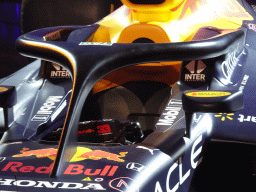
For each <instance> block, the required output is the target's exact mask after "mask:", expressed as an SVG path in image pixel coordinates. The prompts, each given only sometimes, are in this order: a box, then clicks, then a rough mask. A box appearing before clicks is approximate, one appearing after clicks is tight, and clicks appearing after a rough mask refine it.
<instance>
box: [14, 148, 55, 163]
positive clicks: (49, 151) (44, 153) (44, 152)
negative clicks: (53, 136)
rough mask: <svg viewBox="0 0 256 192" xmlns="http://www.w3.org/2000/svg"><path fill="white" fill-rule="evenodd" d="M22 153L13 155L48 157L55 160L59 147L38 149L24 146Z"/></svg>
mask: <svg viewBox="0 0 256 192" xmlns="http://www.w3.org/2000/svg"><path fill="white" fill-rule="evenodd" d="M20 152H21V154H17V155H13V156H12V157H30V156H36V157H37V158H44V157H48V158H49V159H51V160H54V159H55V157H56V154H57V149H54V148H46V149H38V150H29V148H25V147H24V148H23V149H22V150H21V151H20Z"/></svg>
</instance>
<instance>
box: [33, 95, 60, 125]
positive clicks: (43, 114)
mask: <svg viewBox="0 0 256 192" xmlns="http://www.w3.org/2000/svg"><path fill="white" fill-rule="evenodd" d="M62 98H63V96H49V97H48V99H47V100H46V101H45V103H44V104H43V106H42V107H40V109H39V110H38V111H37V113H36V114H35V115H34V117H33V118H32V119H31V121H45V120H46V119H47V118H48V117H49V116H50V115H51V114H52V112H53V109H54V108H56V103H59V102H60V101H61V99H62Z"/></svg>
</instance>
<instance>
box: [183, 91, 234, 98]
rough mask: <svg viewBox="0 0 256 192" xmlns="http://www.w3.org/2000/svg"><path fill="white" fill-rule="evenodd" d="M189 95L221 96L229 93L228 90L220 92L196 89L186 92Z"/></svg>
mask: <svg viewBox="0 0 256 192" xmlns="http://www.w3.org/2000/svg"><path fill="white" fill-rule="evenodd" d="M186 95H187V96H190V97H223V96H228V95H231V93H230V92H221V91H197V92H190V93H186Z"/></svg>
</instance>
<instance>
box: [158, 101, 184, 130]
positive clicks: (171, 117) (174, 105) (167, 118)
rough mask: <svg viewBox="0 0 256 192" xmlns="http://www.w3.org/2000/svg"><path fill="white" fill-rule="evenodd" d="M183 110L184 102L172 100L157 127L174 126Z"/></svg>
mask: <svg viewBox="0 0 256 192" xmlns="http://www.w3.org/2000/svg"><path fill="white" fill-rule="evenodd" d="M181 108H182V101H181V100H178V99H171V100H170V102H169V103H168V106H167V107H166V108H165V110H164V113H163V114H162V115H161V117H160V119H159V121H158V122H157V124H156V125H172V124H173V123H174V121H175V119H176V118H177V116H178V114H179V113H180V110H181Z"/></svg>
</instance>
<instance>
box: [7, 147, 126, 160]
mask: <svg viewBox="0 0 256 192" xmlns="http://www.w3.org/2000/svg"><path fill="white" fill-rule="evenodd" d="M20 152H21V154H17V155H13V156H12V157H16V158H21V157H30V156H36V157H37V158H44V157H48V158H49V159H51V160H54V159H55V157H56V154H57V149H54V148H46V149H37V150H29V149H28V148H23V149H22V150H21V151H20ZM127 153H128V152H119V154H115V153H110V152H106V151H102V150H92V149H89V148H85V147H77V152H76V154H75V155H74V156H73V157H72V159H71V160H70V162H77V161H83V160H86V159H91V160H100V159H107V160H110V161H117V162H124V160H123V159H121V158H122V157H125V156H126V154H127Z"/></svg>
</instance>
